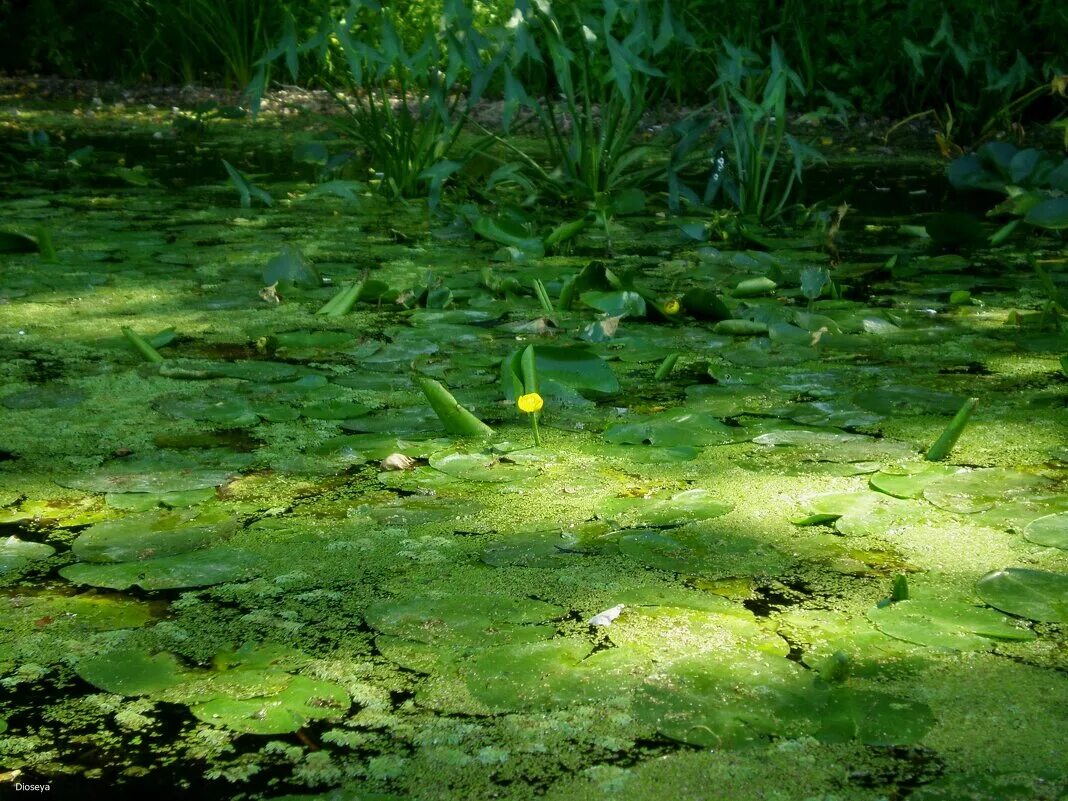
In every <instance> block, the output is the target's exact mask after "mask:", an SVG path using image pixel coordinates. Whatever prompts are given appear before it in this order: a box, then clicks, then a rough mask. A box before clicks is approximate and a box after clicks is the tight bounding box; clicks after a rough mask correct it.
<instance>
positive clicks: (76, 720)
mask: <svg viewBox="0 0 1068 801" xmlns="http://www.w3.org/2000/svg"><path fill="white" fill-rule="evenodd" d="M159 119H160V116H159V114H156V115H155V116H153V113H152V112H150V111H142V112H137V113H133V112H128V113H127V114H126V115H125V116H124V115H123V114H118V115H116V116H113V117H110V118H103V116H102V118H101V119H100V120H97V121H96V122H93V123H87V122H86V121H85V120H81V121H77V120H75V119H74V118H72V117H70V116H69V114H67V113H66V112H63V111H62V110H59V111H56V110H48V109H43V110H42V109H38V110H37V111H36V112H33V113H26V114H24V115H22V116H21V117H14V116H12V117H9V118H8V119H7V121H6V123H5V133H4V136H6V137H8V140H7V141H8V142H9V143H11V142H16V141H18V142H25V141H26V134H27V133H28V132H29V131H31V130H34V129H38V128H47V129H48V130H50V131H51V144H50V145H49V146H48V147H46V148H43V149H40V148H39V149H38V150H36V151H33V152H30V151H27V150H26V149H25V148H23V149H17V148H14V147H12V150H11V152H13V153H15V154H16V155H17V164H15V166H10V167H9V174H8V178H7V179H6V182H5V183H4V185H3V186H2V187H0V222H2V224H3V226H4V227H5V228H6V229H8V230H17V231H24V232H27V233H30V234H34V233H35V232H38V231H39V230H40V229H42V228H44V229H47V230H48V231H49V232H51V236H52V240H53V243H54V246H55V250H56V253H55V256H54V258H48V257H47V254H44V255H42V254H39V253H32V252H31V253H6V254H3V255H0V378H2V381H0V421H2V422H0V795H3V797H5V798H6V797H8V796H7V793H14V792H15V791H14V787H15V785H16V782H20V783H24V784H43V783H47V784H49V785H50V786H51V787H52V791H51V792H52V795H51V796H50V797H53V798H75V797H78V798H96V797H101V798H103V797H107V798H113V799H114V798H118V799H125V798H130V799H134V798H138V799H140V798H157V799H169V798H197V799H208V800H210V799H231V798H233V799H277V798H294V797H297V798H323V799H331V800H333V801H341V800H342V799H345V800H348V799H353V800H355V799H378V800H379V801H384V800H385V799H418V800H426V801H437V800H438V799H442V800H445V799H457V800H458V799H490V798H494V799H515V800H517V801H518V800H519V799H530V798H545V799H568V801H577V800H578V799H582V800H585V799H591V800H592V799H616V798H622V799H646V798H674V799H693V800H694V801H697V799H702V801H703V800H705V799H731V800H732V801H734V800H746V799H798V801H801V800H802V799H825V800H826V801H830V799H872V800H873V801H874V799H903V798H906V797H908V798H910V799H916V800H917V801H932V800H934V799H1051V800H1052V799H1059V798H1063V797H1064V794H1065V793H1066V792H1068V775H1066V774H1068V751H1066V746H1068V725H1066V724H1068V719H1066V710H1068V672H1066V669H1068V652H1066V648H1065V642H1066V641H1065V637H1064V633H1065V625H1066V623H1068V552H1066V548H1068V485H1066V478H1068V471H1066V467H1068V447H1066V436H1065V434H1066V431H1068V415H1066V413H1065V406H1066V398H1068V392H1066V390H1068V378H1066V376H1065V373H1064V367H1063V362H1062V357H1063V356H1064V354H1065V353H1066V352H1068V337H1066V335H1065V334H1064V332H1063V331H1061V330H1060V329H1058V328H1057V320H1056V318H1055V316H1051V315H1050V314H1043V313H1042V311H1041V310H1042V309H1043V307H1044V306H1045V304H1046V302H1047V297H1046V294H1044V290H1043V287H1042V285H1041V284H1040V282H1039V280H1038V279H1037V277H1036V275H1035V272H1034V270H1033V269H1032V267H1031V266H1029V264H1028V262H1027V260H1026V258H1025V256H1026V255H1027V254H1033V255H1035V256H1036V257H1038V258H1040V259H1044V260H1046V261H1047V262H1048V263H1049V264H1050V266H1049V271H1050V273H1051V274H1052V275H1053V280H1054V281H1055V282H1061V283H1063V281H1064V274H1065V273H1064V266H1063V255H1064V254H1063V250H1062V244H1063V240H1059V239H1058V238H1057V236H1056V235H1055V234H1054V235H1046V236H1040V235H1039V234H1037V233H1032V234H1027V235H1020V236H1018V237H1017V238H1014V239H1013V240H1011V241H1010V243H1008V244H1007V245H1005V246H1003V247H1001V248H1000V249H989V248H988V249H979V250H975V251H970V252H966V253H940V252H937V251H934V250H932V248H931V245H930V242H929V240H928V239H926V238H924V237H923V236H918V235H916V234H917V229H916V228H915V226H920V227H922V226H923V224H924V220H925V215H926V214H928V213H929V212H932V211H936V210H942V209H943V208H946V207H947V206H949V205H953V206H954V207H956V208H967V204H968V203H969V202H970V201H968V199H966V198H959V197H956V196H954V195H953V194H952V192H951V190H950V189H948V187H947V185H946V183H945V180H944V178H943V177H942V169H941V166H940V165H938V164H935V163H931V162H927V161H924V160H923V159H911V160H903V161H902V162H901V163H897V164H894V163H890V160H889V159H888V158H886V157H885V156H877V157H875V158H869V159H866V160H862V163H857V162H858V158H857V157H849V159H845V158H840V159H839V160H838V161H833V160H832V164H831V166H830V167H829V168H827V169H825V170H823V171H821V172H820V173H812V174H810V179H809V181H808V185H807V186H806V192H807V198H808V199H809V200H810V201H811V200H815V199H817V198H818V196H819V195H821V194H822V195H825V196H829V195H832V194H836V193H838V194H842V195H843V198H846V199H848V200H849V202H850V204H851V205H852V206H853V210H852V211H851V212H850V213H849V214H848V215H847V216H846V217H845V219H844V221H843V224H842V230H841V232H840V233H839V234H838V237H837V239H836V240H835V242H834V243H833V247H831V248H829V247H828V243H827V235H826V233H825V232H823V231H815V232H814V231H813V230H812V229H811V228H809V227H807V226H805V227H801V228H798V229H797V230H791V231H779V232H771V233H768V234H766V235H765V236H764V237H762V242H761V243H760V244H757V243H755V242H753V241H747V240H745V239H742V238H740V237H732V238H728V239H725V240H722V241H721V240H720V239H719V238H718V236H713V237H711V238H710V239H707V240H704V239H703V237H702V239H701V240H700V241H699V240H698V239H695V238H694V237H693V236H692V235H691V233H692V230H693V229H692V227H691V228H690V229H689V232H690V233H688V231H687V230H684V229H683V227H681V226H680V224H678V223H677V221H675V220H672V219H671V218H669V217H666V216H664V215H657V214H655V213H646V214H639V215H634V216H627V217H620V218H618V219H616V220H615V221H613V223H612V229H611V233H612V242H611V252H612V254H613V255H612V256H611V257H609V256H607V255H606V253H607V251H608V247H607V245H608V243H607V242H606V241H605V237H604V233H603V231H600V230H598V229H594V228H591V229H588V231H587V233H586V235H584V236H582V237H580V238H579V240H578V242H577V244H576V245H575V246H574V248H573V249H572V250H571V251H570V252H569V253H567V254H566V255H556V256H550V257H544V258H530V257H527V258H522V254H521V253H519V252H516V251H508V250H507V249H506V250H503V251H499V250H498V248H497V247H496V246H495V245H493V244H491V243H489V242H486V241H484V240H477V239H475V238H474V237H473V236H472V234H471V233H470V229H469V226H468V225H467V223H466V222H465V221H464V220H463V219H462V217H461V218H460V219H458V220H457V221H452V222H450V219H451V218H450V216H448V215H447V216H446V217H445V218H443V219H442V220H440V221H439V220H435V221H434V222H433V225H432V226H431V231H430V232H428V227H427V219H428V216H427V210H426V207H425V205H424V204H422V203H410V204H393V205H388V204H386V203H384V202H383V201H381V200H379V199H377V198H376V197H375V196H373V195H370V194H367V193H364V192H355V193H354V197H352V198H351V199H350V198H345V197H338V196H332V195H329V194H326V195H319V196H314V195H313V196H308V193H309V192H310V191H312V190H313V187H314V184H312V183H310V182H309V181H310V180H311V179H312V177H313V170H312V169H311V168H310V167H309V166H308V165H303V164H298V165H294V164H293V163H292V160H291V159H290V158H289V153H290V152H291V149H292V147H293V144H294V143H295V142H296V141H298V139H299V138H300V137H301V136H306V133H304V132H302V131H301V130H300V129H299V126H298V125H290V126H288V127H287V126H274V127H271V126H268V127H260V128H257V129H255V130H254V131H253V132H251V133H248V132H246V131H245V129H240V128H237V129H230V128H228V127H225V126H219V128H218V129H217V130H214V129H212V130H209V131H208V132H207V133H206V134H205V135H204V136H203V137H202V138H201V139H200V140H199V141H196V142H190V141H182V140H175V139H174V138H173V137H172V136H171V133H170V132H169V131H166V130H165V127H164V126H162V125H160V124H158V121H159ZM153 130H159V131H164V134H165V135H164V137H163V138H162V139H158V138H157V139H154V138H152V132H153ZM63 132H65V138H61V134H62V133H63ZM87 144H93V145H94V146H95V152H94V154H93V156H92V161H91V163H87V164H85V165H81V166H75V165H72V164H70V163H68V162H67V160H66V157H65V154H67V153H69V152H71V151H73V150H75V149H76V148H78V147H82V146H84V145H87ZM223 157H224V158H226V159H227V160H229V161H230V162H232V163H233V164H234V165H235V166H236V167H237V169H239V170H241V171H243V172H244V173H245V174H246V175H248V176H249V177H250V179H251V180H253V181H254V182H255V184H256V185H257V186H260V187H262V188H264V189H265V190H267V191H269V192H270V193H271V195H272V196H273V199H274V204H273V205H272V206H271V207H269V208H266V207H262V206H261V205H259V204H256V203H254V205H253V207H252V208H248V209H242V208H240V206H239V203H238V195H237V193H236V192H235V191H234V188H233V186H232V185H230V183H228V181H227V177H226V172H225V170H224V168H223V166H222V164H221V162H220V158H223ZM120 158H121V159H122V160H123V163H121V164H120V163H119V159H120ZM86 161H87V162H88V159H86ZM11 163H12V162H9V164H11ZM139 167H140V168H143V169H137V168H139ZM988 206H989V204H988V205H987V206H984V207H982V208H986V207H988ZM688 222H689V223H694V222H701V221H697V220H695V219H691V220H689V221H688ZM903 226H904V227H903ZM909 226H913V227H909ZM991 230H993V226H991ZM835 250H836V251H837V255H838V261H839V263H837V264H835V265H833V266H831V276H832V277H833V278H834V280H835V281H836V283H837V284H839V285H840V286H841V287H842V288H843V292H842V297H841V298H839V299H831V298H829V297H828V296H826V295H824V296H823V297H822V298H820V299H817V300H815V301H814V302H812V303H810V302H809V301H808V300H807V299H806V297H805V295H804V294H803V291H802V280H803V277H804V276H808V277H809V278H808V279H806V280H810V279H811V277H812V276H813V274H814V273H813V271H812V270H811V268H813V267H816V268H820V267H826V266H828V265H830V260H831V252H832V251H835ZM1058 259H1060V260H1061V261H1060V262H1059V263H1058V261H1057V260H1058ZM605 270H607V272H605ZM806 271H807V272H806ZM576 274H581V275H582V276H583V277H582V278H581V279H580V280H579V283H578V285H577V286H578V291H576V292H575V293H574V295H575V299H574V303H573V304H572V308H570V309H564V308H562V307H561V304H560V302H559V298H560V293H561V290H562V289H563V287H564V286H565V284H566V283H567V282H568V280H569V279H571V278H572V277H573V276H575V275H576ZM534 279H540V280H541V281H542V282H543V283H544V285H545V287H546V290H547V293H548V295H549V297H550V298H551V299H552V300H553V302H554V303H555V304H556V305H555V308H554V310H553V313H552V314H546V311H545V310H544V309H543V307H542V306H541V305H540V304H539V301H538V299H537V297H536V294H535V292H534V290H533V289H532V281H533V280H534ZM613 280H614V282H613ZM276 281H277V282H278V283H277V284H276ZM356 281H364V282H365V283H364V286H365V287H367V288H368V291H367V292H365V297H363V298H362V299H361V300H360V301H359V302H358V303H357V304H356V305H355V306H354V308H353V310H352V311H351V312H350V313H348V314H345V315H343V316H339V317H330V316H326V315H317V314H316V313H315V312H316V310H318V309H319V308H320V307H322V306H323V304H325V303H326V302H327V301H328V300H329V299H330V298H331V297H332V296H333V295H334V294H335V293H336V292H337V291H338V289H339V288H340V287H343V286H346V285H349V284H351V283H353V282H356ZM375 282H381V283H375ZM740 284H742V286H741V287H739V285H740ZM272 285H273V286H274V292H273V293H272V292H270V291H267V290H266V289H265V288H266V287H269V286H272ZM620 287H623V288H622V289H621V288H620ZM372 289H373V291H372ZM276 296H280V302H274V301H275V298H276ZM699 297H705V298H706V299H707V298H708V297H718V298H719V302H720V303H722V304H723V306H724V307H725V308H726V310H727V311H728V312H729V313H730V314H732V315H733V317H734V318H737V319H738V320H745V321H746V323H745V324H744V325H741V326H738V325H737V324H728V325H723V324H722V323H721V322H717V320H716V319H715V318H716V316H717V315H716V314H713V313H710V312H708V311H707V309H706V310H705V311H704V312H701V313H699V314H696V315H695V314H694V312H695V311H696V310H698V307H699V306H701V304H699V303H698V302H697V300H696V299H697V298H699ZM951 298H952V302H951ZM680 300H681V302H682V309H681V311H679V312H676V313H671V312H672V310H673V309H674V308H675V306H674V304H673V301H680ZM398 301H399V303H398ZM616 318H619V319H616ZM124 327H128V328H130V329H132V330H133V331H135V332H136V333H138V334H140V335H141V336H142V337H144V338H147V339H150V340H151V342H152V344H153V345H154V346H155V347H156V348H157V349H158V351H159V353H160V354H161V355H162V356H163V357H164V361H163V362H161V363H151V362H146V361H144V360H143V359H142V358H141V357H140V356H139V354H138V352H137V351H136V350H135V349H134V348H133V347H131V345H130V343H129V342H128V341H127V339H125V338H124V336H123V334H122V329H123V328H124ZM741 329H745V331H744V332H743V333H744V334H745V335H738V332H740V331H741ZM530 344H533V345H535V359H536V361H537V366H538V370H539V376H540V378H541V381H542V385H541V390H540V391H541V394H542V396H543V397H544V400H545V406H544V408H543V410H542V412H541V415H540V435H541V441H542V444H541V446H540V447H534V443H533V434H532V430H531V427H530V425H529V420H528V419H527V418H526V417H525V416H524V415H522V414H520V413H519V412H518V410H517V409H516V404H515V402H514V400H513V399H514V387H513V386H511V383H510V382H511V378H510V376H511V372H510V370H505V374H506V376H507V379H508V380H506V381H504V382H502V366H501V365H502V361H504V362H505V363H506V364H510V363H511V357H512V355H513V354H514V353H516V352H517V351H518V350H521V349H523V348H525V347H526V346H527V345H530ZM673 353H677V354H679V356H678V360H677V362H676V364H675V366H674V368H673V369H672V370H671V371H670V372H669V373H668V374H667V376H666V377H664V378H663V379H662V380H657V379H655V378H654V374H655V373H656V371H657V368H658V367H659V366H660V365H661V363H662V362H663V361H664V359H665V358H666V357H668V356H670V355H671V354H673ZM413 374H419V375H423V376H427V377H431V378H433V379H435V380H437V381H439V382H441V383H442V384H443V385H444V386H446V387H448V388H449V389H450V390H451V391H452V393H453V394H454V395H455V398H456V399H457V400H458V401H459V403H461V404H462V405H463V406H465V407H466V408H467V409H469V410H471V411H472V412H474V413H475V414H476V415H478V417H479V418H481V419H482V420H483V421H485V422H486V423H487V424H488V425H490V426H491V427H492V428H493V429H494V431H495V435H494V437H493V438H492V439H491V440H489V441H471V440H465V439H462V438H456V437H453V436H452V435H450V434H449V433H448V432H447V431H446V429H445V428H444V427H443V425H442V423H441V421H440V420H439V419H438V417H437V416H436V415H435V414H434V412H433V411H432V410H431V408H430V406H429V405H428V403H427V399H426V398H425V397H424V395H423V393H422V392H421V391H420V390H419V388H418V386H417V385H416V383H415V382H414V381H413V380H412V376H413ZM506 392H507V393H509V394H508V395H506ZM971 397H975V398H979V406H978V408H977V410H976V411H975V413H974V415H973V416H972V418H971V421H970V422H969V424H968V426H967V428H966V429H965V431H964V433H963V435H962V437H961V439H960V440H959V442H958V443H957V445H956V447H955V448H954V449H953V451H952V453H951V455H950V457H949V459H947V460H945V461H943V462H939V463H937V464H936V463H932V462H925V461H924V460H923V457H924V454H925V453H926V452H927V450H928V448H929V447H930V446H931V444H932V443H933V442H934V441H935V440H936V439H937V438H938V437H939V435H940V434H941V433H942V431H943V430H944V429H945V428H946V426H947V424H948V423H949V421H950V419H951V418H952V417H953V415H954V413H956V412H957V410H958V409H959V408H960V407H961V405H962V404H963V403H964V402H965V401H966V399H968V398H971ZM396 454H403V455H404V456H406V457H408V458H409V459H410V460H411V461H410V462H407V461H405V460H403V459H401V458H400V457H398V456H396ZM387 459H388V460H389V461H390V462H392V463H393V464H395V465H397V466H406V467H407V468H408V469H403V470H389V469H384V468H383V466H382V463H383V461H384V460H387ZM891 599H893V602H892V603H891V602H890V601H891ZM591 620H593V621H594V624H597V625H594V624H591V623H590V621H591ZM20 797H21V796H20Z"/></svg>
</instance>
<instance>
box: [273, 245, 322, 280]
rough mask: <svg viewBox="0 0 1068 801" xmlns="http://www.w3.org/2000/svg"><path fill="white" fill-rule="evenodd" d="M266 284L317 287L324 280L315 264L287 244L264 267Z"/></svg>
mask: <svg viewBox="0 0 1068 801" xmlns="http://www.w3.org/2000/svg"><path fill="white" fill-rule="evenodd" d="M263 283H264V285H265V286H271V285H273V284H278V283H283V284H291V285H293V286H303V287H317V286H320V285H322V283H323V280H322V278H320V277H319V273H318V271H317V270H316V269H315V267H314V265H312V263H311V262H309V261H308V260H307V259H305V258H304V256H303V255H302V254H301V252H300V251H299V250H297V249H296V248H293V247H290V246H289V245H286V246H284V247H283V248H282V251H281V253H279V254H278V255H277V256H275V257H274V258H272V259H271V260H270V261H268V262H267V266H266V267H265V268H264V269H263Z"/></svg>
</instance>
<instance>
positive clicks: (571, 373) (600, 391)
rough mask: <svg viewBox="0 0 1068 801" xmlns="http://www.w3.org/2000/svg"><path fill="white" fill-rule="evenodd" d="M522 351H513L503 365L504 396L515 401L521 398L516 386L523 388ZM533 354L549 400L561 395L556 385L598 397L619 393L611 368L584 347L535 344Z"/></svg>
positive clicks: (541, 382) (540, 379)
mask: <svg viewBox="0 0 1068 801" xmlns="http://www.w3.org/2000/svg"><path fill="white" fill-rule="evenodd" d="M521 352H522V351H518V350H517V351H513V352H512V353H511V354H510V355H509V356H508V357H507V358H506V359H505V360H504V361H503V362H502V363H501V384H502V388H503V391H504V396H505V398H507V399H508V400H509V401H513V402H514V401H515V400H516V398H517V397H518V395H517V394H516V389H517V386H518V387H519V388H522V373H521V369H520V361H519V360H520V354H521ZM534 355H535V365H536V367H537V373H538V378H539V381H540V388H541V394H542V395H544V396H546V397H555V396H557V395H558V394H559V391H558V390H557V389H556V388H555V387H554V385H559V386H562V387H566V388H568V389H571V390H574V391H578V392H583V393H585V392H588V393H591V394H595V395H610V394H613V393H615V392H618V391H619V381H618V380H616V376H615V373H613V372H612V368H611V367H609V366H608V363H607V362H605V361H604V360H603V359H602V358H601V357H600V356H598V355H597V354H595V353H592V352H590V351H588V350H586V349H585V348H581V347H558V346H556V345H535V346H534Z"/></svg>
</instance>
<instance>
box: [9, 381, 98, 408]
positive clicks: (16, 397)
mask: <svg viewBox="0 0 1068 801" xmlns="http://www.w3.org/2000/svg"><path fill="white" fill-rule="evenodd" d="M87 397H89V393H88V392H86V391H85V390H83V389H79V388H78V387H72V386H68V385H66V384H41V385H39V386H35V387H32V388H30V389H24V390H22V391H20V392H13V393H12V394H10V395H5V396H4V397H3V398H0V405H2V406H4V407H5V408H7V409H17V410H22V409H66V408H69V407H71V406H77V405H78V404H79V403H81V402H82V401H84V400H85V399H86V398H87Z"/></svg>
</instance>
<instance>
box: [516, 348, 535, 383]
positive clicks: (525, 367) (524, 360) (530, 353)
mask: <svg viewBox="0 0 1068 801" xmlns="http://www.w3.org/2000/svg"><path fill="white" fill-rule="evenodd" d="M519 370H520V372H521V373H522V374H523V393H524V394H525V395H529V394H530V393H532V392H537V391H538V370H537V367H536V362H535V357H534V346H533V345H527V346H526V347H525V348H524V349H523V354H522V355H521V356H520V357H519Z"/></svg>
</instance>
